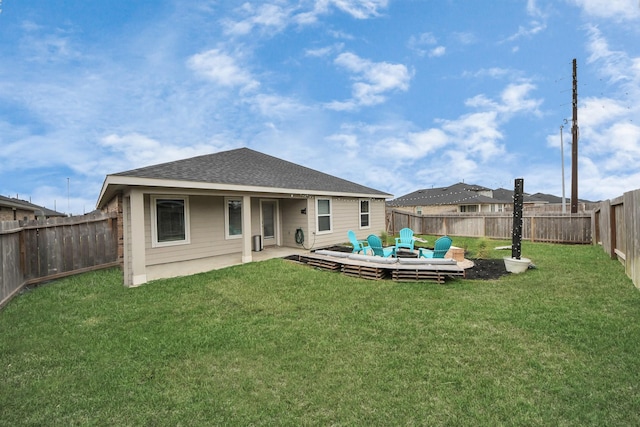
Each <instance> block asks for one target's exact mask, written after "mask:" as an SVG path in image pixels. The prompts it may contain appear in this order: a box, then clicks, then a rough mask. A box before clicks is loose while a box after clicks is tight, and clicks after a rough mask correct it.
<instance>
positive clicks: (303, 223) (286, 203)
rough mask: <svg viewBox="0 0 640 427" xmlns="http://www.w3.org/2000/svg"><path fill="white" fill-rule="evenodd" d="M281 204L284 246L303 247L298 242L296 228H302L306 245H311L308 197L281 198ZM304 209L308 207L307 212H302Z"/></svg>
mask: <svg viewBox="0 0 640 427" xmlns="http://www.w3.org/2000/svg"><path fill="white" fill-rule="evenodd" d="M279 206H280V214H281V218H282V221H281V225H282V230H281V234H282V246H288V247H292V248H295V247H301V246H300V245H298V244H297V243H296V230H297V229H298V228H301V229H302V230H303V232H304V246H306V247H309V246H308V245H309V236H311V232H310V230H309V226H308V221H309V217H310V216H309V211H310V209H309V208H308V207H307V199H280V202H279ZM303 209H307V213H306V214H303V213H301V212H300V211H302V210H303Z"/></svg>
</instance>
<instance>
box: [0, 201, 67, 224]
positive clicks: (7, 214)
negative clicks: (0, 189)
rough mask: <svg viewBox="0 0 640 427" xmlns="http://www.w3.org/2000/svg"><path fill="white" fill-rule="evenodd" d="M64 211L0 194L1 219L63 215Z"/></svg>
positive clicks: (13, 219) (32, 218) (30, 218)
mask: <svg viewBox="0 0 640 427" xmlns="http://www.w3.org/2000/svg"><path fill="white" fill-rule="evenodd" d="M63 216H66V215H65V214H63V213H60V212H56V211H53V210H51V209H47V208H45V207H42V206H38V205H34V204H33V203H30V202H27V201H26V200H20V199H18V198H13V197H4V196H0V221H17V220H19V221H29V220H34V219H39V218H51V217H63Z"/></svg>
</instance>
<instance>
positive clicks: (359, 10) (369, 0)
mask: <svg viewBox="0 0 640 427" xmlns="http://www.w3.org/2000/svg"><path fill="white" fill-rule="evenodd" d="M388 3H389V2H388V0H317V1H316V4H320V5H325V4H326V5H333V6H335V7H336V8H337V9H339V10H341V11H343V12H345V13H347V14H349V15H351V16H353V17H354V18H357V19H368V18H374V17H377V16H379V15H380V13H381V12H380V10H381V9H385V8H386V7H387V5H388Z"/></svg>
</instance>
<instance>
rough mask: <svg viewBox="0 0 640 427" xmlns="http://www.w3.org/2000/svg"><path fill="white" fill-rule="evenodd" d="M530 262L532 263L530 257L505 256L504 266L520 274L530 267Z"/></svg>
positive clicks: (511, 271) (510, 271)
mask: <svg viewBox="0 0 640 427" xmlns="http://www.w3.org/2000/svg"><path fill="white" fill-rule="evenodd" d="M529 264H531V260H530V259H529V258H520V259H517V258H511V257H504V266H505V268H506V269H507V271H508V272H509V273H514V274H519V273H522V272H524V271H527V268H529Z"/></svg>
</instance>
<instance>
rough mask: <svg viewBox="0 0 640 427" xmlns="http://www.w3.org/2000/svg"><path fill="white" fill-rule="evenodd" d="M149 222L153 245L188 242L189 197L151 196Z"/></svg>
mask: <svg viewBox="0 0 640 427" xmlns="http://www.w3.org/2000/svg"><path fill="white" fill-rule="evenodd" d="M151 224H152V234H153V236H152V246H153V247H160V246H171V245H182V244H186V243H189V199H188V198H186V197H152V198H151Z"/></svg>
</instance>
